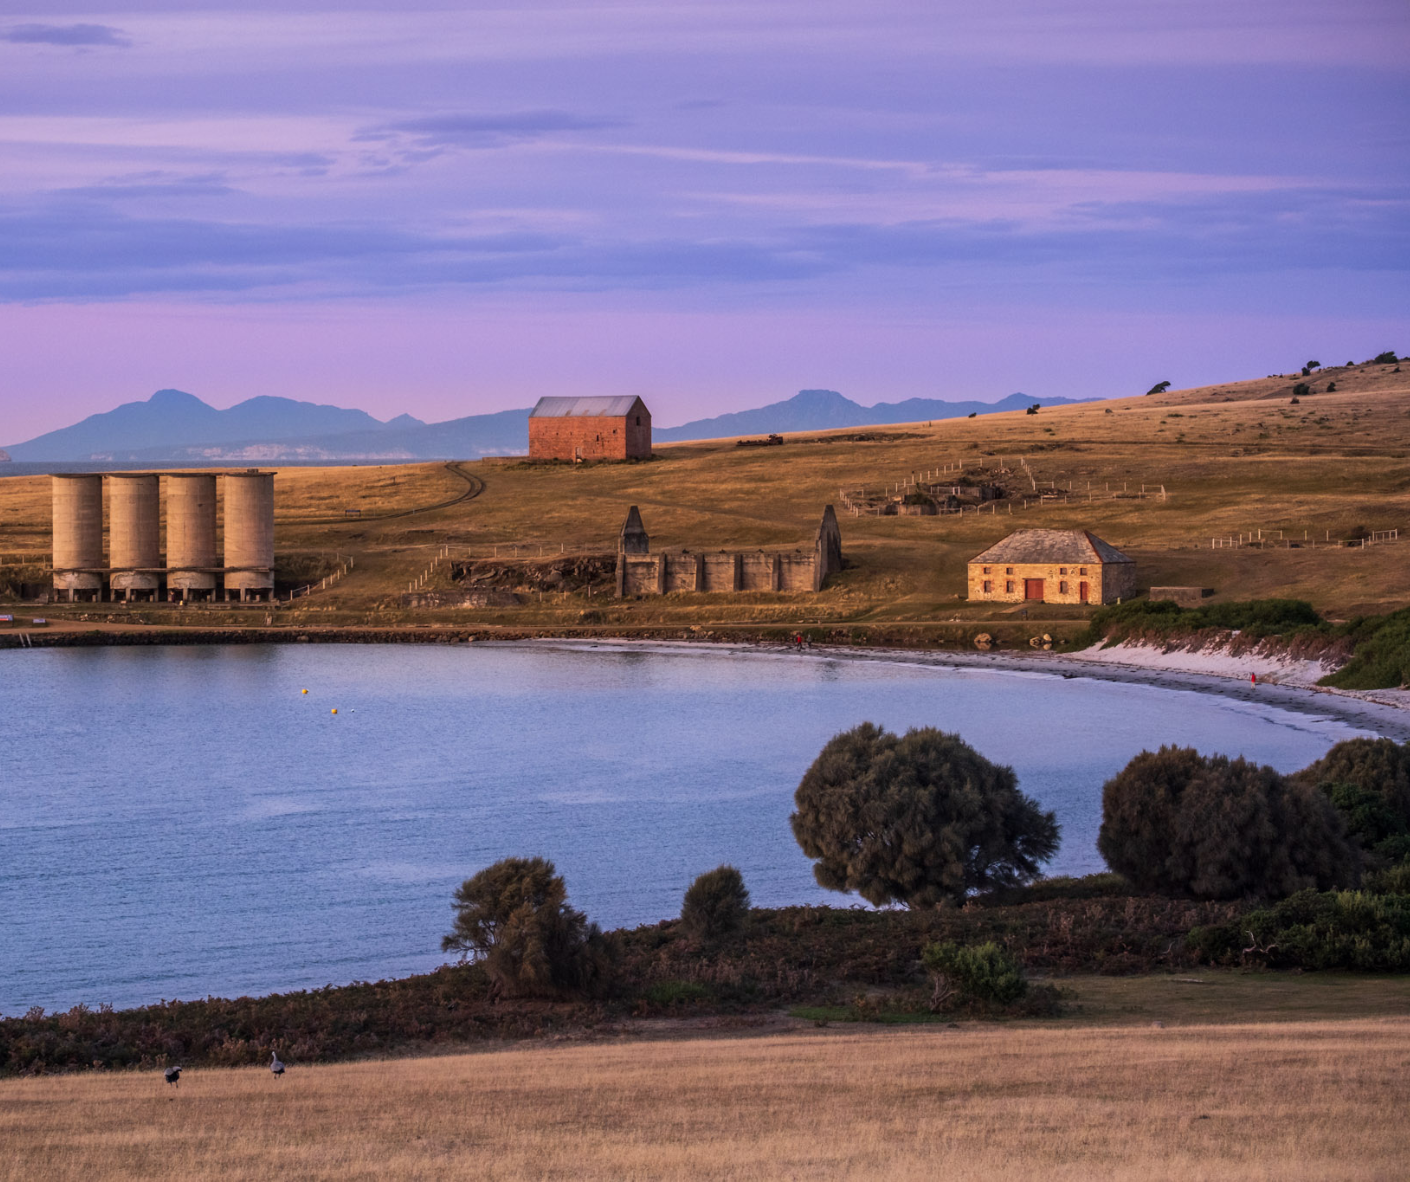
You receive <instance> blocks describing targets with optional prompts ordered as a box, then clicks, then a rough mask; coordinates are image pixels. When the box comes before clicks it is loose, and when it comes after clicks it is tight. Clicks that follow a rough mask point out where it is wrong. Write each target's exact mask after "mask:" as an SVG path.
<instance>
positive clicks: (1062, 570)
mask: <svg viewBox="0 0 1410 1182" xmlns="http://www.w3.org/2000/svg"><path fill="white" fill-rule="evenodd" d="M1058 574H1060V575H1065V574H1067V567H1065V566H1060V567H1058Z"/></svg>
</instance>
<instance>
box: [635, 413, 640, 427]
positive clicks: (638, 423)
mask: <svg viewBox="0 0 1410 1182" xmlns="http://www.w3.org/2000/svg"><path fill="white" fill-rule="evenodd" d="M636 425H637V426H638V427H640V426H641V416H640V415H637V417H636Z"/></svg>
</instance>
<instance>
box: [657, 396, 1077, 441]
mask: <svg viewBox="0 0 1410 1182" xmlns="http://www.w3.org/2000/svg"><path fill="white" fill-rule="evenodd" d="M1078 401H1080V399H1076V398H1029V397H1028V395H1026V394H1010V395H1009V396H1008V397H1007V398H1005V399H1002V400H1001V401H999V402H944V401H942V400H940V399H938V398H907V399H906V400H905V401H904V402H878V403H877V404H876V405H875V406H862V405H861V404H860V403H857V402H853V401H852V400H851V399H850V398H844V397H843V396H842V395H841V394H839V393H838V392H837V391H836V390H800V391H798V393H797V394H796V395H794V396H793V397H792V398H789V399H788V400H786V401H784V402H771V403H770V404H769V405H768V406H761V407H759V409H758V410H740V411H735V412H734V413H733V414H727V415H716V416H715V417H714V418H713V419H696V420H695V422H693V423H686V424H684V425H683V426H680V427H666V428H660V427H653V428H652V430H651V437H652V438H653V439H656V440H659V441H660V442H662V443H674V442H678V441H680V440H684V439H728V438H730V437H731V436H734V435H767V434H769V433H770V432H775V431H776V432H778V433H779V434H783V433H784V432H785V431H827V430H831V429H833V428H836V427H875V426H880V425H882V424H886V423H924V422H930V421H933V420H935V419H962V418H964V417H965V416H966V415H970V414H980V415H984V414H993V413H994V412H995V411H1004V410H1025V409H1026V408H1028V407H1030V406H1032V405H1033V404H1034V403H1035V402H1036V403H1039V404H1041V405H1043V406H1066V405H1067V404H1068V403H1070V402H1078Z"/></svg>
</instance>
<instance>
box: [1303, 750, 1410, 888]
mask: <svg viewBox="0 0 1410 1182" xmlns="http://www.w3.org/2000/svg"><path fill="white" fill-rule="evenodd" d="M1293 778H1294V779H1296V780H1297V781H1299V782H1300V783H1302V784H1306V785H1308V786H1309V787H1314V788H1317V789H1318V790H1320V791H1321V792H1322V793H1323V794H1324V795H1325V796H1326V797H1327V799H1328V800H1330V801H1331V802H1332V804H1333V805H1334V806H1335V807H1336V810H1337V812H1339V813H1340V814H1341V815H1342V820H1343V821H1344V822H1345V824H1346V829H1347V832H1348V833H1349V834H1350V835H1351V837H1352V840H1354V841H1355V842H1356V843H1357V844H1358V845H1359V846H1360V847H1361V848H1362V849H1363V850H1365V851H1366V852H1367V853H1368V854H1370V855H1371V857H1370V862H1371V864H1372V865H1379V866H1384V865H1389V864H1393V863H1396V862H1401V861H1404V860H1405V859H1406V858H1408V857H1410V745H1407V746H1401V745H1400V744H1399V743H1396V742H1395V741H1393V740H1391V739H1347V740H1346V741H1345V742H1342V743H1338V744H1337V745H1336V746H1335V747H1333V748H1332V749H1331V750H1330V751H1328V752H1327V754H1326V755H1324V756H1323V757H1322V758H1321V759H1319V760H1318V761H1317V762H1316V763H1314V764H1310V765H1309V766H1308V767H1305V768H1303V769H1302V771H1300V772H1298V773H1297V774H1296V775H1295V776H1294V777H1293Z"/></svg>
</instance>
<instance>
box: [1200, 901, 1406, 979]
mask: <svg viewBox="0 0 1410 1182" xmlns="http://www.w3.org/2000/svg"><path fill="white" fill-rule="evenodd" d="M1186 947H1187V948H1188V949H1190V951H1191V952H1193V953H1195V954H1196V955H1198V956H1199V957H1200V958H1201V959H1203V960H1208V961H1210V962H1212V963H1215V964H1239V963H1243V964H1263V965H1267V966H1268V967H1270V968H1299V969H1351V970H1355V971H1357V972H1369V973H1404V972H1410V895H1406V894H1373V893H1371V892H1370V891H1324V892H1320V893H1319V892H1317V891H1299V892H1298V893H1297V894H1295V895H1291V896H1289V897H1288V898H1286V899H1284V900H1282V901H1281V902H1280V903H1277V904H1274V905H1273V906H1272V907H1265V908H1259V909H1258V910H1255V911H1250V912H1248V913H1247V914H1246V915H1244V916H1243V917H1242V918H1241V919H1238V920H1235V921H1232V922H1229V923H1225V924H1218V925H1211V926H1207V927H1197V928H1194V929H1192V930H1191V932H1190V934H1189V936H1188V937H1186Z"/></svg>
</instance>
